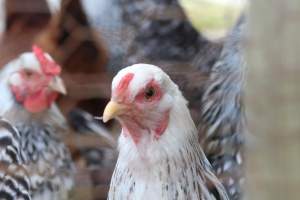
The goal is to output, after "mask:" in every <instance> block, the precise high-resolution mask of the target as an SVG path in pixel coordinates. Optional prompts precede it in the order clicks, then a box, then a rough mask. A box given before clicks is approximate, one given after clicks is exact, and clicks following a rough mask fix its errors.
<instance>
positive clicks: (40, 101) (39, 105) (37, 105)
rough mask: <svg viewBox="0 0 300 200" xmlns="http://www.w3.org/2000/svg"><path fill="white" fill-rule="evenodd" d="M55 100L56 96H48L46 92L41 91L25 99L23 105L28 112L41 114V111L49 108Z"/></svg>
mask: <svg viewBox="0 0 300 200" xmlns="http://www.w3.org/2000/svg"><path fill="white" fill-rule="evenodd" d="M56 98H57V94H55V93H53V94H49V93H47V91H45V90H41V91H39V92H37V93H35V94H33V95H31V96H28V97H26V98H25V100H24V103H23V105H24V107H25V109H26V110H28V111H29V112H32V113H37V112H42V111H43V110H45V109H47V108H49V106H50V105H51V104H52V103H53V102H54V101H55V99H56Z"/></svg>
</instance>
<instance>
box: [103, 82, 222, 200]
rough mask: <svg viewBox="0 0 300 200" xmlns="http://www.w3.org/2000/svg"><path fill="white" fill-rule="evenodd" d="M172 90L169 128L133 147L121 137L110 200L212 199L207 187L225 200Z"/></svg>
mask: <svg viewBox="0 0 300 200" xmlns="http://www.w3.org/2000/svg"><path fill="white" fill-rule="evenodd" d="M174 87H175V88H176V90H177V92H176V93H175V96H174V97H173V99H174V102H173V103H174V104H173V106H172V110H171V111H170V119H169V126H168V127H167V129H166V130H165V132H164V134H163V135H162V136H161V137H160V138H159V139H156V138H154V137H153V136H152V135H153V134H146V135H143V137H142V138H141V140H140V142H139V143H138V144H136V143H134V142H133V141H132V139H131V138H130V137H129V136H126V134H123V133H122V134H121V136H120V138H119V150H120V154H119V158H118V162H117V165H116V168H115V171H114V174H113V177H112V181H111V187H110V191H109V199H110V200H119V199H130V200H140V199H145V200H146V199H149V200H153V199H156V200H160V199H164V200H165V199H166V200H168V199H186V200H193V199H195V200H196V199H214V197H213V195H212V194H210V193H209V191H208V189H207V184H212V185H214V186H215V187H216V190H217V191H218V192H219V194H220V196H221V197H220V199H226V194H225V192H224V188H223V187H222V185H221V184H220V182H219V181H218V180H217V179H216V178H215V176H214V174H213V173H212V172H211V168H210V164H209V162H208V161H207V159H206V157H205V155H204V154H203V152H202V149H201V147H200V144H199V142H198V140H197V131H196V128H195V125H194V123H193V121H192V119H191V117H190V114H189V111H188V108H187V106H186V100H185V99H184V98H183V96H182V95H181V93H180V92H179V90H178V89H177V86H176V85H175V84H174Z"/></svg>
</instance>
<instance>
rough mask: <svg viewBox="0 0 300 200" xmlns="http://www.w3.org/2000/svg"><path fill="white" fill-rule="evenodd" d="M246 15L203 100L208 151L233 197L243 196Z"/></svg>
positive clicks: (202, 132)
mask: <svg viewBox="0 0 300 200" xmlns="http://www.w3.org/2000/svg"><path fill="white" fill-rule="evenodd" d="M244 29H245V16H241V18H240V19H239V21H238V23H237V25H236V26H235V27H234V28H233V30H232V31H231V33H230V34H229V35H228V38H227V40H226V43H225V45H224V47H223V50H222V53H221V56H220V58H219V60H218V61H217V63H216V64H215V65H214V66H213V67H212V72H211V73H210V76H209V80H208V81H207V82H206V84H205V87H204V94H203V96H202V101H201V107H200V108H201V111H200V113H201V118H200V122H199V135H200V140H201V143H202V146H203V148H204V152H205V154H206V155H207V157H208V159H209V161H210V162H211V164H212V167H213V169H214V170H215V173H216V175H217V176H218V177H219V178H220V180H221V181H222V183H223V185H224V186H225V188H226V189H227V192H228V195H229V197H230V199H232V200H239V199H242V198H243V189H242V185H243V182H244V168H243V165H244V156H243V151H244V143H245V132H246V125H245V114H244V103H243V85H244V77H243V76H244V73H245V63H244V57H243V51H242V42H243V38H244V34H245V33H244V32H245V30H244Z"/></svg>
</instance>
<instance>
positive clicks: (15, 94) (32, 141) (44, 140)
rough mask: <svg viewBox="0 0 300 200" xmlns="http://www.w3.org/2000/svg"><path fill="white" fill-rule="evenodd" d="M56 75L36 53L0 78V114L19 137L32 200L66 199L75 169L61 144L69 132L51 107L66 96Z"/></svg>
mask: <svg viewBox="0 0 300 200" xmlns="http://www.w3.org/2000/svg"><path fill="white" fill-rule="evenodd" d="M60 71H61V69H60V67H59V66H58V65H57V64H56V63H55V62H54V61H53V60H52V59H51V57H50V56H49V55H48V54H45V53H43V52H42V50H41V49H39V48H38V47H34V48H33V53H31V52H30V53H24V54H22V55H20V56H19V57H18V58H16V59H15V60H13V61H11V62H9V63H8V64H7V65H6V66H4V68H3V70H2V71H1V73H0V91H1V98H0V105H1V107H0V111H1V112H0V114H1V116H2V117H3V118H5V119H6V120H8V121H9V122H10V123H11V125H12V126H14V127H15V128H16V129H17V131H18V132H19V134H20V135H19V137H18V139H17V142H18V143H19V148H20V154H21V156H22V158H23V161H24V162H23V166H24V168H25V170H26V173H27V174H28V178H29V180H30V184H31V186H30V196H31V198H32V199H36V200H38V199H39V200H40V199H43V200H48V199H49V200H62V199H67V198H68V192H69V190H70V189H71V188H72V185H73V173H74V167H73V163H72V160H71V157H70V153H69V151H68V149H67V148H66V147H65V145H64V144H63V142H62V141H61V139H60V135H62V134H65V133H66V132H67V130H68V129H67V126H66V124H65V119H64V117H63V116H62V115H61V113H60V111H59V110H58V108H57V107H56V105H55V103H54V101H55V99H56V98H57V96H58V93H65V92H66V91H65V88H64V85H63V82H62V80H61V79H60V77H59V74H60ZM16 195H17V193H16ZM13 199H16V197H14V198H13Z"/></svg>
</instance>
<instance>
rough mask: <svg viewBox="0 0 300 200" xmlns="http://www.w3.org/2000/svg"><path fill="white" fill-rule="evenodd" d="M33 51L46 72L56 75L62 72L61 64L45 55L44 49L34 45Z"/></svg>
mask: <svg viewBox="0 0 300 200" xmlns="http://www.w3.org/2000/svg"><path fill="white" fill-rule="evenodd" d="M32 51H33V53H34V55H35V57H36V58H37V59H38V61H39V63H40V65H41V68H42V71H43V72H44V74H46V75H50V76H55V75H59V74H60V72H61V68H60V66H59V65H58V64H57V63H55V62H54V61H52V60H50V59H48V58H47V57H46V56H45V53H44V51H43V50H42V49H41V48H40V47H38V46H36V45H33V46H32Z"/></svg>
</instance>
